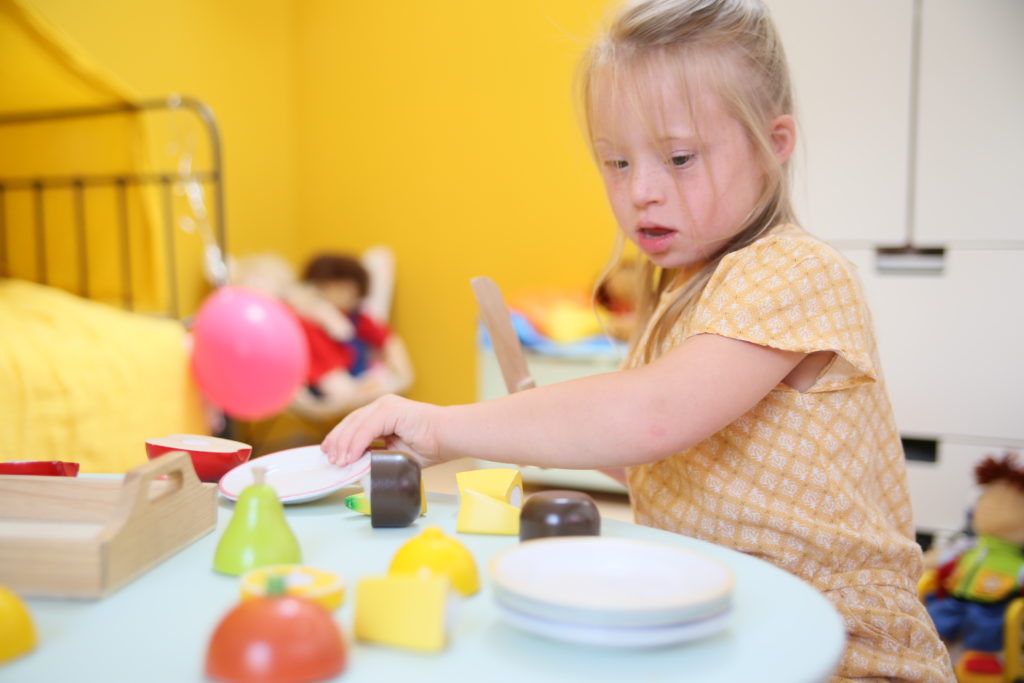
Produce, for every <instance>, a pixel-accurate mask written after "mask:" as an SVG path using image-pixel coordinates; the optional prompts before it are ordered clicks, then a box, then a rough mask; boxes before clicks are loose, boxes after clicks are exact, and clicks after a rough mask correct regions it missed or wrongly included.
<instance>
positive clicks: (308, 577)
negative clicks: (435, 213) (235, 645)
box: [241, 564, 345, 611]
mask: <svg viewBox="0 0 1024 683" xmlns="http://www.w3.org/2000/svg"><path fill="white" fill-rule="evenodd" d="M274 575H277V576H280V577H281V578H282V579H283V580H284V590H285V594H287V595H293V596H296V597H300V598H308V599H310V600H313V601H315V602H317V603H319V604H320V605H321V606H322V607H324V608H325V609H327V610H328V611H333V610H336V609H338V608H339V607H340V606H341V603H343V602H344V601H345V581H344V579H342V578H341V577H340V576H338V575H337V574H332V573H330V572H325V571H323V570H322V569H314V568H313V567H305V566H303V565H300V564H279V565H273V566H270V567H260V568H259V569H253V570H252V571H250V572H247V573H246V574H245V575H244V576H242V584H241V586H242V600H251V599H252V598H261V597H264V596H266V594H267V582H268V580H269V579H270V577H271V576H274Z"/></svg>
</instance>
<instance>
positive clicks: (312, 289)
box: [286, 253, 412, 419]
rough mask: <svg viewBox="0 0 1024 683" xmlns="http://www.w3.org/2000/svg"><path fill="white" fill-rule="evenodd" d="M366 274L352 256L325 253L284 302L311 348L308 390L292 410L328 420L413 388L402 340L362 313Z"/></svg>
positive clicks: (312, 262) (367, 286)
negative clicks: (382, 396)
mask: <svg viewBox="0 0 1024 683" xmlns="http://www.w3.org/2000/svg"><path fill="white" fill-rule="evenodd" d="M370 284H371V283H370V274H369V272H368V271H367V269H366V268H365V267H364V266H363V263H362V262H361V261H360V260H359V259H357V258H354V257H352V256H348V255H345V254H336V253H325V254H319V255H317V256H315V257H314V258H313V259H311V260H310V261H309V263H308V264H307V265H306V267H305V270H304V271H303V273H302V280H301V282H300V283H298V284H297V285H296V286H294V287H291V288H290V289H289V293H288V295H287V297H286V300H287V302H288V303H289V305H290V306H291V307H292V309H293V310H295V312H296V313H297V314H298V316H299V321H300V323H301V325H302V328H303V331H304V332H305V335H306V341H307V343H308V345H309V357H310V362H309V373H308V376H307V382H306V387H305V389H304V390H303V391H300V393H299V395H298V396H296V398H295V400H294V401H293V404H292V405H293V407H294V408H296V409H297V410H298V411H299V412H301V413H304V414H306V415H307V416H309V417H314V418H323V419H331V418H336V417H337V416H338V415H340V414H344V413H346V412H348V411H350V410H352V409H354V408H357V407H359V406H361V405H364V404H366V403H369V402H370V401H372V400H373V399H375V398H377V397H378V396H381V395H383V394H386V393H400V392H402V391H404V390H405V389H407V388H408V387H409V385H411V383H412V364H411V362H410V360H409V356H408V353H407V351H406V349H405V346H404V344H403V343H402V340H401V338H400V337H399V336H398V335H397V334H395V332H394V331H393V330H392V329H391V328H390V327H389V326H388V325H387V323H386V322H384V321H382V320H379V319H377V318H376V317H374V316H373V315H371V314H370V313H369V312H367V311H365V310H364V309H363V302H364V300H365V299H366V297H367V295H368V293H369V291H370Z"/></svg>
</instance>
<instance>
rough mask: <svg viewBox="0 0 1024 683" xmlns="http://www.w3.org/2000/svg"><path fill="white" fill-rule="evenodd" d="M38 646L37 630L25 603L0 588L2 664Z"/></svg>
mask: <svg viewBox="0 0 1024 683" xmlns="http://www.w3.org/2000/svg"><path fill="white" fill-rule="evenodd" d="M35 646H36V628H35V625H34V624H33V623H32V615H31V614H30V613H29V611H28V607H26V606H25V603H24V602H22V601H21V599H20V598H18V596H17V595H15V594H14V593H12V592H11V591H10V590H8V589H7V588H4V587H3V586H0V664H3V663H4V662H6V661H8V660H11V659H14V658H15V657H20V656H21V655H23V654H25V653H26V652H29V651H31V650H32V648H34V647H35Z"/></svg>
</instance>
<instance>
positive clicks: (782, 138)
mask: <svg viewBox="0 0 1024 683" xmlns="http://www.w3.org/2000/svg"><path fill="white" fill-rule="evenodd" d="M768 137H769V139H770V140H771V142H772V150H773V151H774V152H775V158H776V159H777V160H778V162H779V163H780V164H784V163H786V160H787V159H789V157H790V155H791V154H793V148H794V147H796V120H795V119H794V118H793V117H792V116H790V115H789V114H782V115H781V116H776V117H775V118H774V119H772V122H771V129H770V131H769V133H768Z"/></svg>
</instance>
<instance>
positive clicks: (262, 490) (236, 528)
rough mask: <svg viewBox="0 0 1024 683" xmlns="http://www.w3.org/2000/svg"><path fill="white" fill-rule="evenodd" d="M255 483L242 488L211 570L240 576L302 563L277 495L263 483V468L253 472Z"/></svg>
mask: <svg viewBox="0 0 1024 683" xmlns="http://www.w3.org/2000/svg"><path fill="white" fill-rule="evenodd" d="M252 473H253V478H254V483H252V484H250V485H249V486H247V487H245V490H243V491H242V494H241V495H240V496H239V497H238V501H237V502H236V503H235V512H234V514H233V515H232V516H231V521H230V522H229V523H228V527H227V528H226V529H225V530H224V533H223V534H222V535H221V537H220V542H219V543H218V544H217V552H216V554H215V555H214V558H213V568H214V569H216V570H217V571H218V572H220V573H222V574H232V575H239V574H242V573H244V572H246V571H248V570H250V569H255V568H257V567H264V566H267V565H272V564H295V563H297V562H300V561H301V560H302V557H301V556H302V552H301V550H300V548H299V542H298V540H297V539H296V538H295V534H293V533H292V530H291V527H289V526H288V520H286V519H285V516H284V506H283V505H282V504H281V501H280V500H278V498H277V492H276V491H275V490H274V489H273V487H271V486H270V485H269V484H266V483H264V479H263V468H261V467H254V468H253V469H252Z"/></svg>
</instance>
